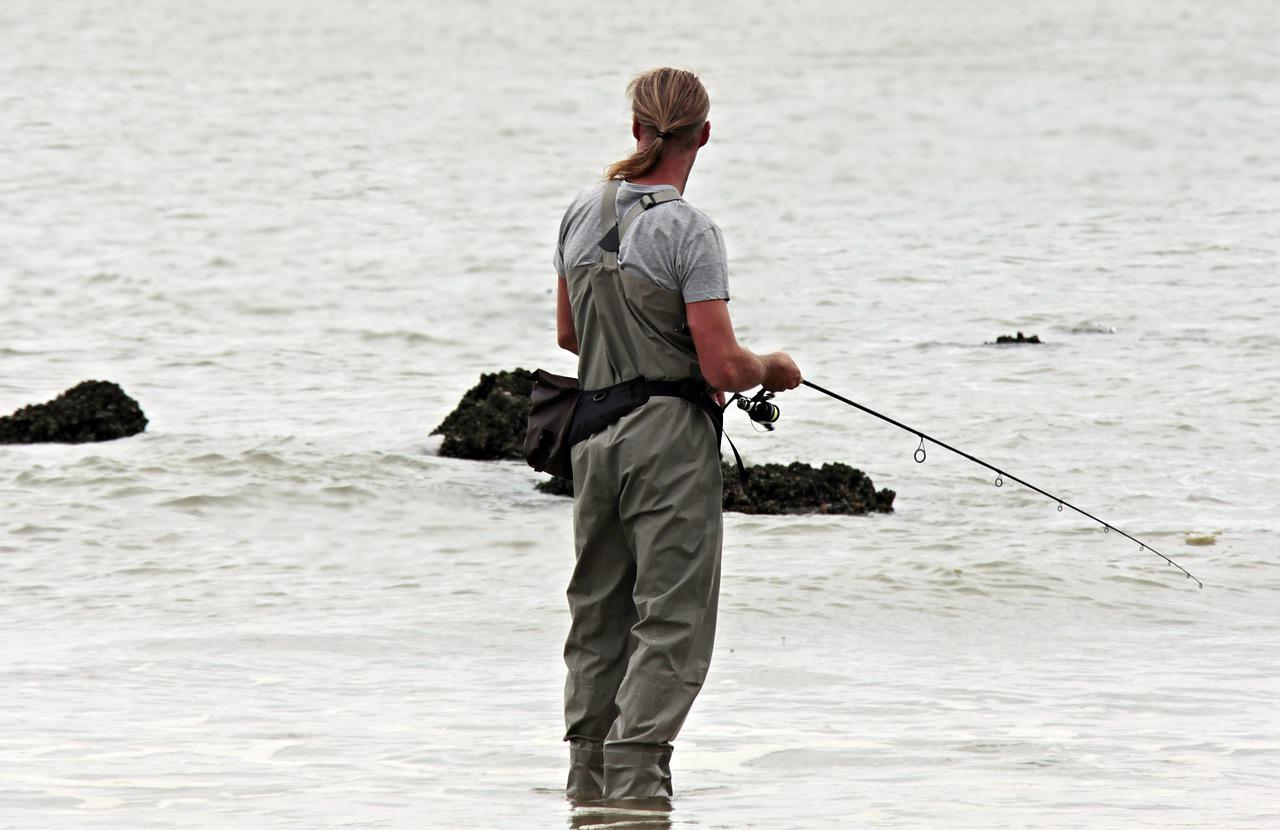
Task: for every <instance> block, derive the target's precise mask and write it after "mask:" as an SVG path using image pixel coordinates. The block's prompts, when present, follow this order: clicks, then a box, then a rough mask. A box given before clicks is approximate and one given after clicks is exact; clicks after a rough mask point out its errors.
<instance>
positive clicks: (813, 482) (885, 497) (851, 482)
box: [536, 461, 896, 516]
mask: <svg viewBox="0 0 1280 830" xmlns="http://www.w3.org/2000/svg"><path fill="white" fill-rule="evenodd" d="M747 472H748V473H749V474H750V475H749V476H748V478H747V483H746V484H743V483H742V482H741V481H739V479H738V468H737V467H734V466H733V465H731V464H725V465H723V473H724V509H725V510H726V511H728V512H733V513H770V514H780V513H792V514H794V513H838V514H843V515H854V516H860V515H863V514H866V513H892V512H893V499H894V496H895V495H896V493H894V492H893V491H892V490H887V489H886V490H878V491H877V490H876V488H875V485H874V484H872V483H871V479H870V478H868V477H867V475H866V474H865V473H863V472H862V471H861V470H857V469H854V468H853V467H850V466H849V465H848V464H840V463H838V462H837V463H834V464H823V465H822V466H821V467H820V468H814V467H813V466H811V465H809V464H804V463H801V462H799V461H795V462H792V463H791V464H760V465H757V466H754V467H748V468H747ZM536 487H537V489H538V490H540V491H542V492H543V493H550V494H551V495H553V496H572V495H573V482H571V481H567V480H566V479H563V478H551V479H548V480H547V481H543V482H541V483H539V484H537V485H536Z"/></svg>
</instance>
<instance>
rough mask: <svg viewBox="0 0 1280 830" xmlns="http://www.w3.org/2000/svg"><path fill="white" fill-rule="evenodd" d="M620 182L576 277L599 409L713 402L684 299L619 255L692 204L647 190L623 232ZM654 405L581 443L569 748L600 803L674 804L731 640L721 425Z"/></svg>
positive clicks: (572, 777) (585, 380) (579, 318)
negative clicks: (635, 389) (683, 732)
mask: <svg viewBox="0 0 1280 830" xmlns="http://www.w3.org/2000/svg"><path fill="white" fill-rule="evenodd" d="M618 186H619V182H617V181H612V182H610V183H609V184H608V185H607V186H606V187H605V188H604V194H603V200H602V203H601V210H600V224H601V230H600V232H601V235H602V239H601V243H600V245H601V251H600V254H601V255H600V258H599V260H598V261H597V262H594V263H591V264H588V265H583V266H577V267H574V268H571V269H569V273H568V275H567V277H566V280H567V283H568V287H569V298H570V303H571V305H572V307H573V322H574V328H575V330H576V332H577V335H578V344H579V354H580V357H579V359H578V380H579V382H580V383H581V386H582V388H583V389H584V390H588V391H587V392H584V393H583V398H584V399H589V398H591V397H592V396H593V393H592V392H591V391H590V390H606V389H608V388H609V387H619V385H624V384H625V382H627V381H633V380H634V379H636V378H644V379H646V381H647V382H657V383H658V384H659V385H661V384H663V383H674V384H677V385H680V386H681V387H682V388H685V389H687V388H688V383H689V382H690V379H692V381H693V382H696V383H697V384H700V385H701V386H700V388H701V390H702V391H703V392H704V393H705V392H706V391H709V387H707V386H706V384H705V382H704V381H703V380H702V375H701V372H700V371H699V369H698V356H697V351H696V350H695V348H694V345H693V338H692V336H691V335H690V334H689V327H688V320H687V318H686V316H685V308H684V299H683V297H682V296H681V294H680V292H678V291H671V290H668V289H665V288H662V287H660V286H658V285H656V284H654V283H653V282H651V281H649V280H648V279H645V278H644V277H642V276H639V275H637V274H634V273H629V272H628V270H626V269H623V268H620V267H619V265H618V256H617V251H618V245H619V243H620V242H621V240H622V239H624V238H625V237H626V234H627V231H628V230H629V229H630V227H631V226H632V224H633V223H634V222H635V221H636V219H637V218H638V217H639V216H640V215H642V214H643V212H644V211H645V210H648V209H650V208H653V207H656V206H658V205H661V204H663V203H664V202H668V201H671V200H673V199H678V198H680V197H679V196H678V195H677V194H676V193H675V192H674V191H660V192H658V193H653V194H646V195H645V196H643V197H642V198H641V201H640V203H639V204H637V205H635V206H634V207H633V208H631V210H629V211H628V212H627V214H626V215H625V216H624V217H623V218H622V221H621V222H618V220H617V209H616V202H615V200H616V197H617V192H618ZM623 388H625V386H624V387H623ZM704 396H705V395H704ZM645 398H646V400H645V401H644V402H643V403H642V404H641V405H639V406H638V407H635V408H632V409H630V410H629V411H628V412H627V413H626V414H624V415H622V416H621V417H620V418H618V419H616V420H614V421H612V422H611V423H609V425H608V426H605V427H604V428H603V429H601V430H600V431H598V432H594V433H593V434H591V435H589V436H586V437H581V436H578V437H579V440H578V441H577V443H575V444H574V445H573V448H572V451H571V454H572V461H573V478H574V491H575V496H574V514H573V531H574V548H575V555H576V564H575V567H574V571H573V577H572V578H571V580H570V582H569V588H568V591H567V594H568V599H569V608H570V610H571V611H572V616H573V621H572V624H571V626H570V630H569V636H568V639H567V641H566V643H565V649H564V657H565V664H566V666H567V667H568V679H567V680H566V683H565V702H564V709H565V740H567V741H569V742H570V750H569V755H570V765H569V781H568V787H567V789H568V792H569V794H570V795H576V796H579V797H584V798H591V797H596V798H598V797H601V796H603V797H605V798H610V799H620V798H654V797H658V798H661V797H666V796H670V795H671V792H672V789H671V768H670V759H671V742H672V741H673V740H674V739H675V737H676V735H677V733H679V731H680V727H681V725H682V724H683V723H684V720H685V717H686V716H687V715H688V713H689V709H690V707H691V706H692V705H693V701H694V698H695V697H697V695H698V692H699V690H701V688H702V683H703V680H704V679H705V678H706V674H707V667H708V664H709V663H710V660H711V648H712V643H713V640H714V637H715V624H716V606H717V599H718V596H719V591H720V545H721V535H722V534H721V487H722V485H721V476H720V452H719V442H718V439H719V434H718V433H719V429H718V426H719V425H718V423H717V422H714V421H713V419H712V418H711V417H708V415H709V414H710V413H709V412H707V411H704V410H705V407H703V406H701V405H700V404H696V403H694V402H693V400H692V399H689V398H686V397H683V396H675V395H673V394H671V393H668V394H665V395H664V394H661V393H658V394H656V395H655V396H653V397H649V396H645ZM607 399H608V396H606V397H605V399H604V401H601V402H599V403H600V404H601V405H603V404H604V403H605V402H607ZM584 406H585V407H586V410H587V412H588V414H589V413H590V406H589V405H587V404H584ZM710 408H711V409H713V410H716V411H717V414H718V409H717V408H716V407H715V406H714V404H712V405H711V407H710ZM579 414H580V416H581V414H582V413H579ZM576 423H577V421H575V424H576Z"/></svg>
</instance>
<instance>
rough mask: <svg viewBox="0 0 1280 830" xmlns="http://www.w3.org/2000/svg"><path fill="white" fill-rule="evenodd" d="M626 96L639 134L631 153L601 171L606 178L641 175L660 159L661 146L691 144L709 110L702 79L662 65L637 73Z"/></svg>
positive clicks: (625, 177)
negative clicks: (639, 128) (637, 125)
mask: <svg viewBox="0 0 1280 830" xmlns="http://www.w3.org/2000/svg"><path fill="white" fill-rule="evenodd" d="M627 97H628V98H630V99H631V114H632V116H633V117H634V118H635V120H636V121H638V122H639V123H640V127H641V129H642V133H641V135H640V138H639V140H638V143H637V146H636V150H635V152H634V153H632V154H631V155H629V156H627V157H626V158H625V159H622V160H621V161H616V162H614V163H613V164H611V165H609V167H608V168H607V169H606V170H605V172H604V177H605V178H606V179H632V178H636V177H637V176H643V175H644V174H645V173H647V172H649V171H650V170H652V169H653V168H654V166H655V165H656V164H657V163H658V161H659V160H660V159H661V158H662V149H663V147H664V146H665V145H667V144H669V143H671V142H677V143H679V144H684V145H685V146H688V145H689V144H691V143H692V142H693V140H694V138H695V136H696V135H697V133H698V131H699V130H700V129H701V128H702V125H703V123H704V122H705V121H706V120H707V113H708V112H710V111H711V99H710V98H709V97H708V96H707V90H706V88H705V87H704V86H703V85H702V81H700V80H698V76H697V75H695V74H693V73H692V72H687V71H685V70H683V69H672V68H670V67H662V68H660V69H651V70H649V71H648V72H644V73H642V74H640V75H637V76H636V77H635V78H633V79H632V81H631V83H630V84H628V85H627Z"/></svg>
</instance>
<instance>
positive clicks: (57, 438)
mask: <svg viewBox="0 0 1280 830" xmlns="http://www.w3.org/2000/svg"><path fill="white" fill-rule="evenodd" d="M146 428H147V416H146V415H144V414H142V407H140V406H138V402H137V401H135V400H134V399H133V398H131V397H129V396H128V395H126V394H125V392H124V390H123V389H121V388H120V387H119V386H117V385H116V384H114V383H112V382H110V381H106V380H86V381H84V382H83V383H79V384H77V385H75V386H73V387H72V388H70V389H68V390H67V391H66V392H63V393H62V394H61V395H59V396H58V397H56V398H54V399H53V400H51V401H49V402H48V403H38V404H32V405H31V406H24V407H22V409H19V410H18V411H17V412H15V413H13V414H12V415H9V416H6V417H3V418H0V444H41V443H48V442H56V443H60V444H84V443H88V442H90V441H114V440H115V439H117V438H127V437H129V436H130V435H137V434H138V433H139V432H142V431H143V430H145V429H146Z"/></svg>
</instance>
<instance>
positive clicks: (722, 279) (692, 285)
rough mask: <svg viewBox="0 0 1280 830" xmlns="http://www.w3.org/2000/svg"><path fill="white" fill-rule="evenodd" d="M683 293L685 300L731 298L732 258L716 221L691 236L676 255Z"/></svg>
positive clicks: (691, 301)
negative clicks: (730, 266) (726, 251)
mask: <svg viewBox="0 0 1280 830" xmlns="http://www.w3.org/2000/svg"><path fill="white" fill-rule="evenodd" d="M676 269H677V270H676V273H678V274H679V275H680V293H681V294H683V295H684V301H685V302H686V303H697V302H702V301H703V300H727V299H729V262H728V258H727V257H726V256H725V249H724V237H723V236H721V235H720V229H719V228H718V227H716V226H715V225H712V226H711V227H709V228H706V229H705V230H703V231H702V232H700V233H697V234H695V235H694V236H692V237H690V238H689V240H688V241H687V242H685V244H684V246H683V247H682V248H681V249H680V253H679V255H678V256H677V257H676Z"/></svg>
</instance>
